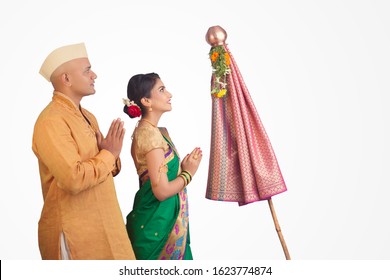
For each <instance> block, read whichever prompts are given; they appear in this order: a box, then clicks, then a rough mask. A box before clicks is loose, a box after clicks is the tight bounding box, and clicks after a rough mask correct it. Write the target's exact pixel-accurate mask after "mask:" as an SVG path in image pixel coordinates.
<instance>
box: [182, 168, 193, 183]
mask: <svg viewBox="0 0 390 280" xmlns="http://www.w3.org/2000/svg"><path fill="white" fill-rule="evenodd" d="M181 173H184V174H187V175H188V176H189V179H190V182H191V181H192V175H191V173H190V172H188V171H186V170H183V171H182V172H181Z"/></svg>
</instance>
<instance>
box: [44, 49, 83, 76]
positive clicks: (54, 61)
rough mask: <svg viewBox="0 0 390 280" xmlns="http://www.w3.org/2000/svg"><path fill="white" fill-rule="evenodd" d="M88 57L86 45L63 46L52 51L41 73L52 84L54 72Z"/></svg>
mask: <svg viewBox="0 0 390 280" xmlns="http://www.w3.org/2000/svg"><path fill="white" fill-rule="evenodd" d="M83 57H88V55H87V50H86V48H85V44H84V43H79V44H74V45H68V46H63V47H60V48H58V49H55V50H54V51H52V52H51V53H50V54H49V55H48V56H47V57H46V59H45V61H44V62H43V64H42V66H41V69H40V70H39V73H40V74H41V75H42V76H43V77H44V78H45V79H46V80H47V81H49V82H50V77H51V75H52V74H53V72H54V71H55V70H56V69H57V68H58V67H59V66H61V65H62V64H64V63H65V62H68V61H71V60H73V59H76V58H83Z"/></svg>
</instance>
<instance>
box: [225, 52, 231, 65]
mask: <svg viewBox="0 0 390 280" xmlns="http://www.w3.org/2000/svg"><path fill="white" fill-rule="evenodd" d="M225 61H226V65H230V56H229V54H228V53H225Z"/></svg>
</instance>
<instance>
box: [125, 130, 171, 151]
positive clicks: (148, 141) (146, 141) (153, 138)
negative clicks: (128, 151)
mask: <svg viewBox="0 0 390 280" xmlns="http://www.w3.org/2000/svg"><path fill="white" fill-rule="evenodd" d="M133 141H135V143H134V144H135V145H136V148H138V149H140V150H141V151H143V152H149V151H150V150H152V149H156V148H162V149H164V150H165V149H166V146H167V144H166V141H165V140H164V137H163V136H162V134H161V132H160V130H159V129H158V128H157V127H152V126H148V125H145V126H139V127H137V128H136V129H135V131H134V135H133Z"/></svg>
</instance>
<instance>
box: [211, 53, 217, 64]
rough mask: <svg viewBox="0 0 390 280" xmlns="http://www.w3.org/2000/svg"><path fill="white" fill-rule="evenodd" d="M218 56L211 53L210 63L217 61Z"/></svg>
mask: <svg viewBox="0 0 390 280" xmlns="http://www.w3.org/2000/svg"><path fill="white" fill-rule="evenodd" d="M218 56H219V53H217V52H213V54H212V55H211V61H212V62H215V61H216V60H217V58H218Z"/></svg>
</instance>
